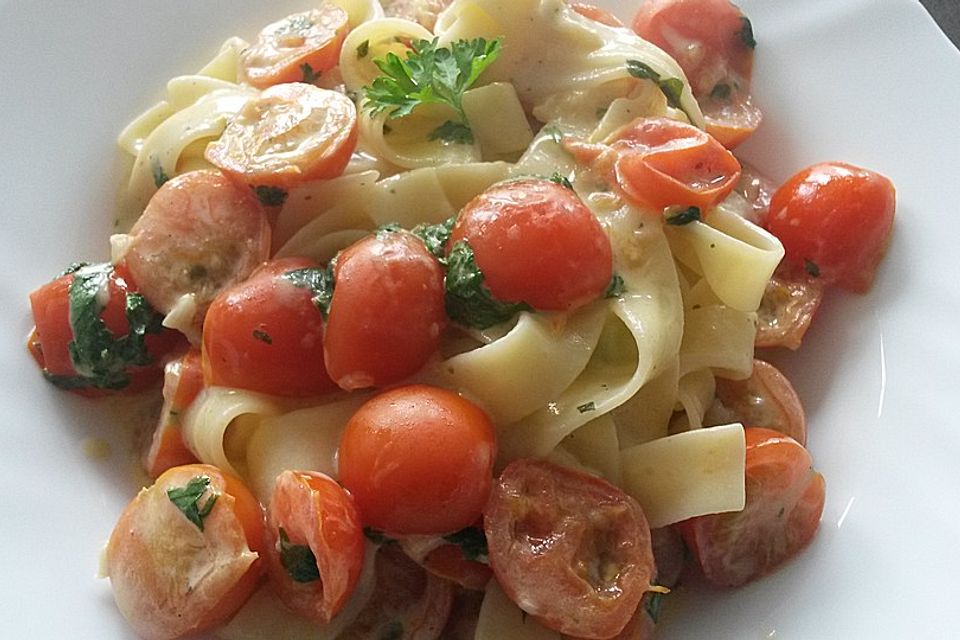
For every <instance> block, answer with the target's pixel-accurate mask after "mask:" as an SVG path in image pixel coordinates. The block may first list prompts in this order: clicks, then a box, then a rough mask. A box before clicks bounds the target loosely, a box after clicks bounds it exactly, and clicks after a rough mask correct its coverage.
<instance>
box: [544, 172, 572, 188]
mask: <svg viewBox="0 0 960 640" xmlns="http://www.w3.org/2000/svg"><path fill="white" fill-rule="evenodd" d="M548 180H550V182H554V183H556V184H558V185H560V186H561V187H566V188H567V189H570V190H571V191H573V183H572V182H570V178H568V177H567V176H565V175H563V174H562V173H560V172H559V171H554V172H553V175H551V176H550V177H549V178H548Z"/></svg>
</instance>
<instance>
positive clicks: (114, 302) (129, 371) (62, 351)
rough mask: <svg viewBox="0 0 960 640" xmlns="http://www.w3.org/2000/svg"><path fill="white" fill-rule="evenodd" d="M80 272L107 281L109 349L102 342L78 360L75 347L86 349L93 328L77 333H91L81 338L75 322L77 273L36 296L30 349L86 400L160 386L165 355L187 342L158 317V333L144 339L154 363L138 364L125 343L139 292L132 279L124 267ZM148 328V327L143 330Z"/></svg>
mask: <svg viewBox="0 0 960 640" xmlns="http://www.w3.org/2000/svg"><path fill="white" fill-rule="evenodd" d="M80 273H81V274H82V275H83V274H93V273H96V274H97V275H96V276H95V277H97V278H100V277H101V276H102V277H103V279H104V283H105V286H106V293H107V295H106V296H105V304H103V306H102V310H101V311H100V313H99V315H98V317H99V318H100V320H101V321H102V323H103V326H104V327H105V328H106V330H107V331H108V332H109V334H110V336H111V340H110V342H109V343H108V344H102V343H100V342H98V343H97V344H96V345H93V348H84V349H82V352H83V353H84V355H83V356H81V357H80V361H79V362H77V361H75V358H74V356H73V355H71V351H70V344H71V343H74V342H75V341H77V339H78V338H79V342H78V344H84V338H85V337H87V338H89V337H90V335H91V334H90V327H88V326H86V325H83V324H81V325H79V326H78V327H77V329H79V330H80V331H86V332H87V333H85V334H81V335H79V336H78V335H77V334H76V333H75V327H74V324H73V322H71V310H70V306H71V304H70V288H71V286H72V284H73V283H74V279H75V278H76V277H77V274H76V273H69V274H66V275H62V276H59V277H58V278H56V279H54V280H52V281H51V282H48V283H47V284H45V285H43V286H42V287H40V288H39V289H37V290H35V291H34V292H32V293H31V294H30V307H31V310H32V312H33V319H34V322H35V323H36V326H35V328H34V330H33V332H32V333H31V335H30V337H29V339H28V341H27V347H28V349H29V350H30V353H31V354H32V355H33V357H34V359H35V360H36V362H37V364H38V365H40V368H41V369H42V370H43V373H44V375H45V376H46V377H47V379H49V380H50V381H51V382H53V383H54V384H55V385H57V386H58V387H61V388H63V389H67V390H70V391H73V392H74V393H77V394H79V395H82V396H86V397H97V396H102V395H105V394H108V393H111V392H120V393H133V392H137V391H141V390H143V389H145V388H147V387H149V386H151V385H153V384H155V383H156V382H158V381H159V380H160V377H161V375H162V372H163V369H162V366H161V364H162V362H161V360H162V358H163V356H165V355H166V354H167V353H169V352H170V351H172V350H173V349H175V348H177V347H179V346H181V345H182V341H181V338H179V337H178V334H177V333H176V332H174V331H170V330H168V329H163V328H162V327H160V326H159V323H160V321H161V317H160V316H159V315H156V313H155V312H153V317H152V319H151V320H150V324H151V325H152V328H150V329H147V334H146V337H145V339H144V347H145V353H144V354H143V355H145V357H146V358H147V360H148V361H149V362H147V363H137V362H135V361H134V360H133V359H132V357H131V355H130V354H129V353H127V347H126V346H125V345H124V341H125V340H128V339H130V322H129V321H128V318H127V297H128V296H129V295H130V294H132V293H136V287H134V286H133V284H132V280H131V279H130V277H129V275H128V274H127V273H126V271H125V269H124V268H123V267H118V268H114V267H112V266H110V265H107V264H103V265H93V266H90V267H86V268H84V269H83V270H81V272H80ZM83 277H87V276H86V275H83ZM91 282H92V280H91ZM98 304H99V303H98ZM143 329H144V327H142V326H141V327H139V328H138V330H143ZM77 366H79V367H80V368H81V369H83V370H84V373H83V374H80V373H78V371H77ZM94 367H96V368H98V369H100V368H103V367H106V368H108V369H109V373H106V374H105V373H104V372H103V371H100V372H99V373H98V372H97V371H93V370H92V369H93V368H94Z"/></svg>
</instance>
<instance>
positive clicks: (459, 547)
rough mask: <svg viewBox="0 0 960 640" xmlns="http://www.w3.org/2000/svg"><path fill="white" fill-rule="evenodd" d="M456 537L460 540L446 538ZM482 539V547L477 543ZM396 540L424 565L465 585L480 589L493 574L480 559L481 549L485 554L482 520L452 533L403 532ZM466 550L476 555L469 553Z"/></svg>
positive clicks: (462, 585) (467, 587)
mask: <svg viewBox="0 0 960 640" xmlns="http://www.w3.org/2000/svg"><path fill="white" fill-rule="evenodd" d="M454 536H456V537H454ZM457 538H459V542H460V544H455V543H454V542H450V541H449V540H454V541H455V542H456V541H458V540H457ZM481 541H482V544H483V547H481V546H480V543H481ZM398 542H399V543H400V547H401V548H402V549H403V550H404V552H405V553H406V554H407V555H408V556H410V557H411V558H412V559H413V560H414V561H415V562H416V563H417V564H419V565H420V566H422V567H423V568H424V569H426V570H427V571H429V572H430V573H432V574H433V575H435V576H438V577H440V578H443V579H444V580H449V581H450V582H453V583H456V584H458V585H460V586H461V587H464V588H465V589H473V590H477V591H483V590H484V589H485V588H486V586H487V583H488V582H489V581H490V578H491V577H493V572H492V571H491V570H490V566H489V565H487V564H485V563H484V562H480V561H479V560H480V558H479V556H480V554H481V553H483V555H484V557H485V555H486V552H485V550H483V548H484V547H485V546H486V538H484V537H483V529H482V524H481V525H480V526H479V527H469V528H467V529H464V530H463V531H459V532H457V533H456V534H454V535H453V536H445V537H443V538H441V537H439V536H404V537H401V538H400V539H399V540H398ZM468 553H473V554H476V556H477V557H476V558H474V557H473V556H470V557H468Z"/></svg>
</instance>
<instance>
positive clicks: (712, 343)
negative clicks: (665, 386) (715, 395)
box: [680, 305, 757, 378]
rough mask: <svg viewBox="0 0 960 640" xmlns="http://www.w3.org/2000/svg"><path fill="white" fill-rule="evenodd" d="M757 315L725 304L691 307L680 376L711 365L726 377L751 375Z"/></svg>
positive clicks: (687, 316) (685, 327)
mask: <svg viewBox="0 0 960 640" xmlns="http://www.w3.org/2000/svg"><path fill="white" fill-rule="evenodd" d="M756 317H757V314H755V313H744V312H742V311H737V310H736V309H733V308H731V307H727V306H725V305H708V306H702V307H700V308H696V309H690V310H688V311H687V313H686V316H685V320H684V322H685V324H684V330H683V344H682V345H681V347H680V375H681V377H682V376H684V375H686V374H687V373H690V372H691V371H696V370H697V369H704V368H707V367H709V368H711V369H713V371H714V372H715V373H716V374H718V375H723V376H724V377H726V378H748V377H749V376H750V372H751V371H752V370H753V342H754V338H755V337H756V333H757V324H756V323H757V320H756Z"/></svg>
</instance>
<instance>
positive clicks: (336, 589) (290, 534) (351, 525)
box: [267, 471, 364, 624]
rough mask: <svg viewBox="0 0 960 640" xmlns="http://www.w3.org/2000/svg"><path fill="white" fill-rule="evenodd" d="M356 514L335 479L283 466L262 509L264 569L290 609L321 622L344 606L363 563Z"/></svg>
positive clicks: (360, 531)
mask: <svg viewBox="0 0 960 640" xmlns="http://www.w3.org/2000/svg"><path fill="white" fill-rule="evenodd" d="M363 555H364V538H363V527H362V526H361V525H360V514H359V513H357V508H356V507H355V506H354V504H353V500H352V499H351V498H350V495H349V494H348V493H347V492H346V491H344V490H343V488H342V487H341V486H340V485H339V484H337V483H336V481H335V480H333V479H332V478H330V477H329V476H326V475H324V474H322V473H317V472H314V471H284V472H283V473H282V474H280V476H279V477H277V481H276V484H275V485H274V488H273V494H272V496H271V499H270V506H269V507H268V508H267V569H268V571H269V576H270V580H271V583H272V584H273V587H274V589H275V590H276V591H277V594H278V595H279V596H280V599H281V600H282V601H283V603H284V604H286V605H287V606H288V607H289V608H290V609H291V610H293V611H295V612H297V613H299V614H300V615H302V616H304V617H306V618H308V619H310V620H313V621H314V622H316V623H318V624H326V623H327V622H329V621H330V619H331V618H333V616H335V615H337V613H338V612H339V611H340V610H341V609H342V608H343V606H344V605H345V604H346V602H347V600H348V599H349V598H350V595H351V594H352V593H353V590H354V588H355V587H356V586H357V581H358V580H359V578H360V571H361V569H362V568H363Z"/></svg>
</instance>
